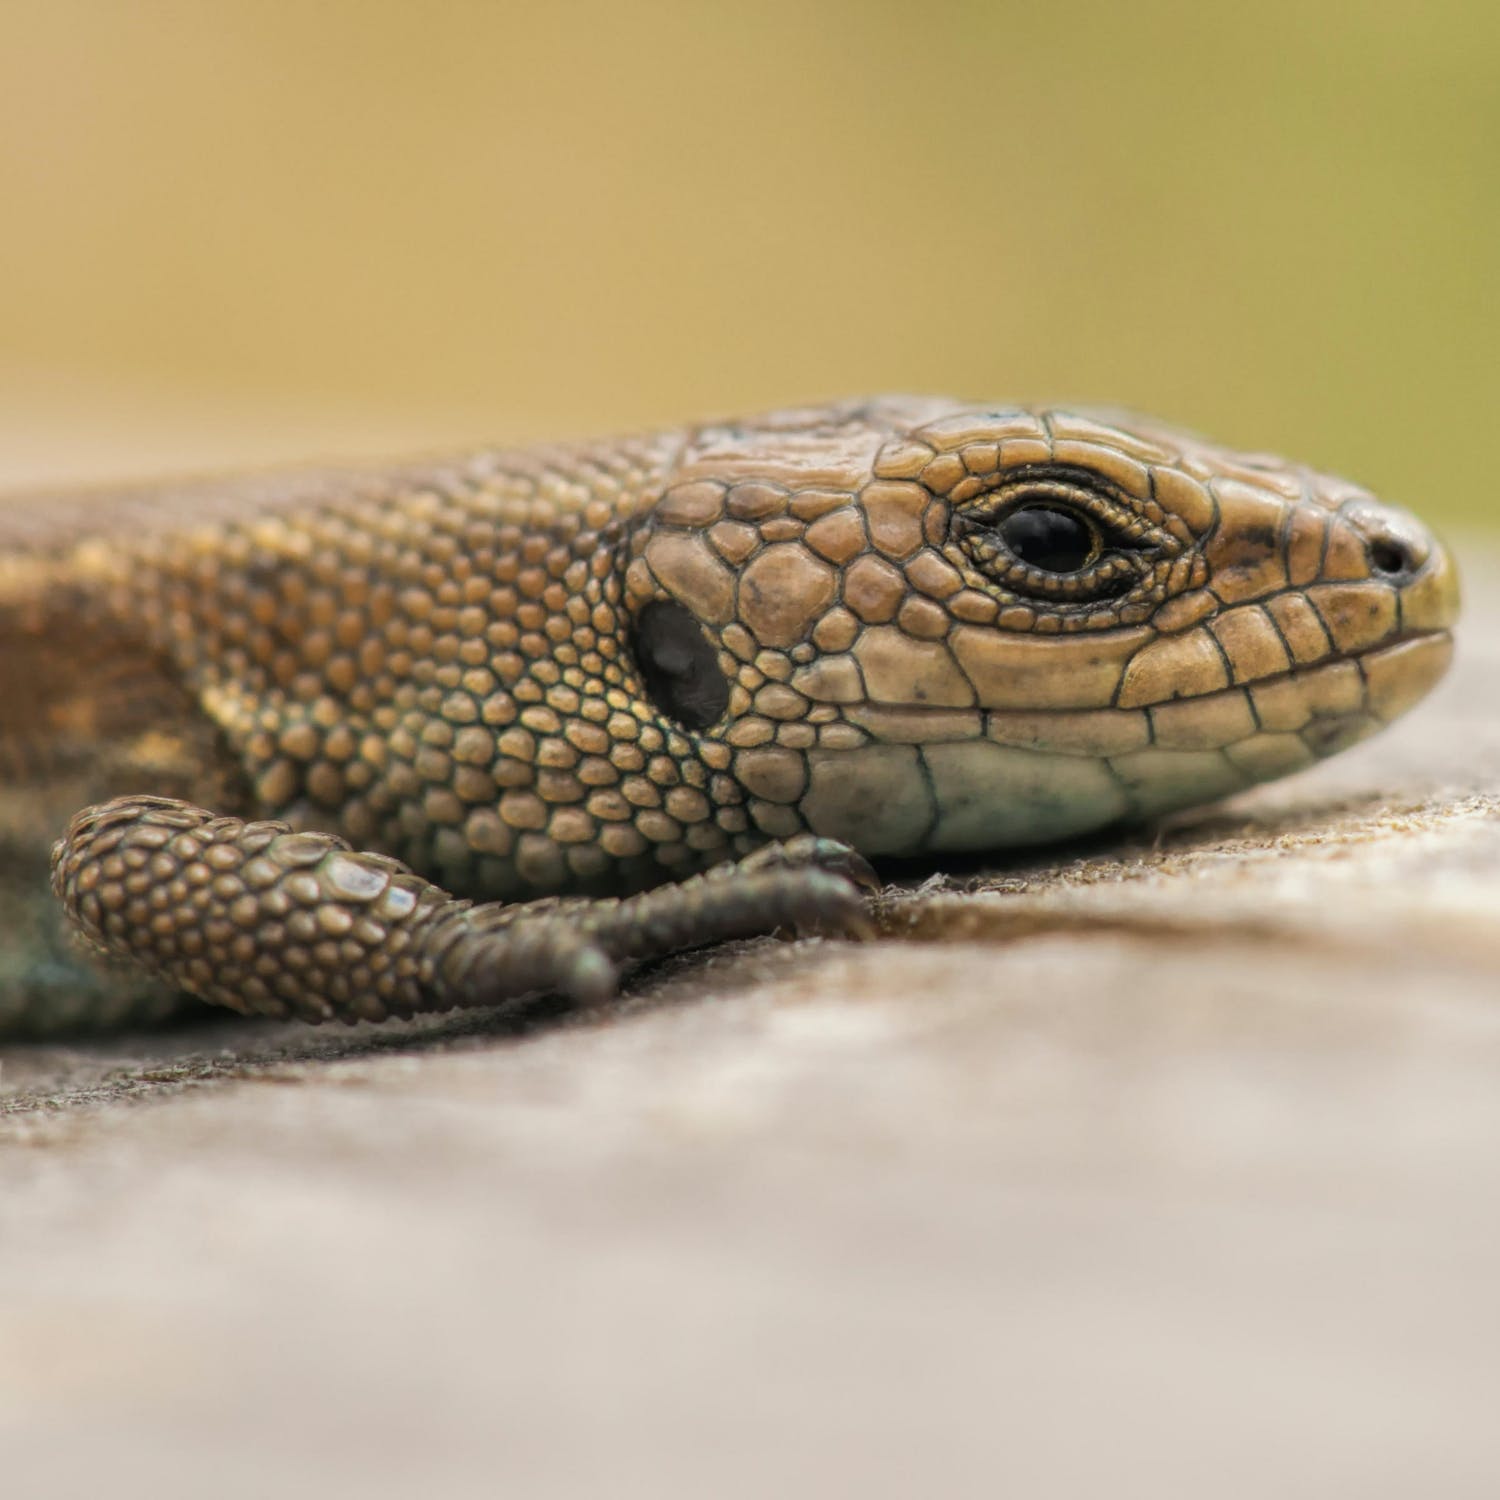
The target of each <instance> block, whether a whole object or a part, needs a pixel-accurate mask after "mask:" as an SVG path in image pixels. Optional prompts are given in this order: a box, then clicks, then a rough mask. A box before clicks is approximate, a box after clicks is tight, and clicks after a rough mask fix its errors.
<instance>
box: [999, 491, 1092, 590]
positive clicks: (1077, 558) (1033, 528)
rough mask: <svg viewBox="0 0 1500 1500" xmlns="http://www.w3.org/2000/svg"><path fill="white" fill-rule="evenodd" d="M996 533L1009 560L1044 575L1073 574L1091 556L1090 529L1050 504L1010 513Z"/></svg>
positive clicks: (1082, 521) (1084, 523)
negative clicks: (1009, 557)
mask: <svg viewBox="0 0 1500 1500" xmlns="http://www.w3.org/2000/svg"><path fill="white" fill-rule="evenodd" d="M999 531H1000V539H1001V541H1003V542H1004V543H1005V545H1006V546H1007V547H1008V548H1009V549H1010V554H1011V556H1012V557H1014V558H1015V559H1016V560H1017V561H1018V562H1023V563H1025V564H1026V565H1027V566H1028V567H1032V568H1039V569H1040V570H1041V571H1042V572H1044V573H1076V572H1077V571H1078V570H1079V569H1080V568H1081V567H1083V565H1084V564H1085V563H1087V562H1088V560H1089V559H1090V558H1091V557H1092V556H1093V555H1094V530H1093V527H1091V526H1090V525H1089V524H1088V522H1087V521H1084V520H1083V519H1081V518H1080V517H1078V516H1075V515H1074V514H1073V513H1072V512H1071V511H1066V510H1058V509H1056V508H1055V507H1054V506H1051V505H1027V506H1023V507H1022V508H1021V509H1020V510H1013V511H1012V512H1011V513H1010V514H1009V515H1008V516H1006V518H1005V519H1004V520H1003V521H1001V523H1000V526H999Z"/></svg>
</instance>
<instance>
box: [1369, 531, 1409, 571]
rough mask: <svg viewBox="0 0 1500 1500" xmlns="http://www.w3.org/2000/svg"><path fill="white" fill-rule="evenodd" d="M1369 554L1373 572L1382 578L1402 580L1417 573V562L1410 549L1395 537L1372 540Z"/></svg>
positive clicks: (1378, 537) (1374, 538) (1380, 537)
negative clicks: (1406, 575) (1410, 574)
mask: <svg viewBox="0 0 1500 1500" xmlns="http://www.w3.org/2000/svg"><path fill="white" fill-rule="evenodd" d="M1368 552H1369V557H1370V568H1371V570H1372V571H1373V572H1375V573H1378V574H1380V576H1381V577H1382V578H1400V577H1403V576H1404V575H1405V574H1407V573H1414V572H1415V571H1416V560H1415V558H1413V557H1412V554H1411V551H1410V549H1409V548H1408V547H1407V546H1406V545H1405V543H1403V542H1400V541H1398V540H1397V539H1396V538H1395V537H1390V536H1377V537H1373V538H1371V540H1370V542H1369V544H1368Z"/></svg>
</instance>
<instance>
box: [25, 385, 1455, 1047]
mask: <svg viewBox="0 0 1500 1500" xmlns="http://www.w3.org/2000/svg"><path fill="white" fill-rule="evenodd" d="M1021 512H1025V513H1026V517H1027V519H1026V520H1024V521H1022V522H1021V523H1019V524H1020V525H1021V526H1022V527H1023V531H1024V527H1025V526H1027V525H1030V524H1032V523H1035V522H1036V521H1037V516H1038V514H1039V513H1046V515H1045V517H1044V519H1046V521H1047V524H1048V525H1053V524H1062V523H1057V522H1056V520H1055V513H1062V514H1063V515H1064V516H1065V517H1067V518H1069V519H1068V520H1067V522H1066V524H1067V525H1068V526H1070V527H1072V528H1073V534H1075V535H1077V536H1081V537H1083V538H1084V543H1085V544H1086V545H1084V548H1083V550H1082V551H1080V552H1078V554H1077V555H1076V556H1064V555H1063V554H1061V553H1056V552H1052V553H1049V552H1047V551H1046V549H1045V548H1044V549H1043V550H1042V551H1041V552H1040V553H1039V552H1036V551H1035V550H1034V549H1031V548H1030V545H1029V544H1025V545H1023V543H1022V542H1021V541H1019V540H1018V537H1021V536H1022V534H1023V533H1022V532H1017V531H1016V529H1015V528H1016V526H1017V524H1018V523H1017V521H1016V516H1017V514H1018V513H1021ZM1028 558H1029V561H1028V560H1027V559H1028ZM1456 612H1457V586H1456V577H1455V572H1454V568H1453V565H1452V562H1451V560H1450V559H1449V557H1448V555H1447V554H1446V553H1445V552H1444V551H1443V550H1442V549H1441V548H1440V547H1439V546H1438V545H1437V544H1436V543H1435V542H1434V541H1433V540H1432V538H1431V537H1430V536H1429V535H1428V534H1427V533H1426V532H1425V531H1423V530H1422V529H1421V528H1420V527H1419V526H1418V525H1417V523H1416V522H1414V521H1413V520H1411V518H1409V517H1408V516H1406V515H1404V514H1402V513H1401V512H1398V511H1394V510H1391V509H1389V508H1386V507H1383V506H1381V505H1379V504H1378V503H1377V502H1376V501H1374V499H1373V498H1372V497H1371V496H1369V495H1368V494H1366V493H1365V492H1364V491H1362V490H1360V489H1358V488H1356V487H1355V486H1353V485H1350V484H1348V483H1345V482H1344V481H1341V480H1336V479H1331V478H1328V477H1326V476H1321V475H1317V474H1313V473H1311V472H1309V471H1307V470H1305V469H1301V468H1298V467H1295V466H1292V465H1288V464H1284V463H1282V462H1280V461H1279V460H1274V459H1267V458H1262V457H1258V456H1257V457H1252V456H1246V455H1241V454H1235V453H1230V452H1226V451H1224V450H1222V449H1219V448H1215V447H1212V446H1210V445H1208V444H1206V443H1203V442H1201V441H1200V440H1198V439H1196V438H1192V437H1189V436H1187V435H1185V434H1182V433H1177V432H1173V431H1170V430H1168V429H1165V428H1162V427H1159V426H1157V425H1156V424H1154V423H1150V422H1145V421H1142V420H1140V419H1138V418H1134V417H1130V418H1124V417H1116V416H1100V415H1088V414H1078V413H1069V412H1063V411H1055V410H1054V411H1040V410H1031V409H1026V408H1020V407H1012V406H1002V407H988V408H987V407H971V406H962V405H959V404H957V403H954V402H948V401H938V400H926V399H917V398H892V399H888V400H880V401H872V402H867V403H862V404H850V405H844V406H838V407H829V408H822V409H818V410H813V411H801V412H785V413H778V414H774V415H771V416H768V417H762V418H757V419H754V420H751V421H746V422H743V423H734V424H722V425H712V426H706V427H701V428H695V429H685V430H680V431H673V432H666V433H661V434H657V435H654V436H650V437H645V438H638V439H630V440H625V441H619V442H614V443H608V444H601V445H597V446H580V447H575V448H552V449H538V450H532V451H529V452H520V453H502V452H488V451H486V452H480V453H476V454H471V455H467V456H464V457H462V458H459V459H456V460H454V461H452V462H449V463H437V464H430V465H425V466H409V467H403V468H396V469H386V470H379V471H362V472H350V473H310V474H291V475H285V476H277V477H271V478H266V479H259V480H253V481H248V482H231V483H219V484H206V485H201V486H191V485H184V486H180V487H176V488H162V489H157V490H153V491H140V492H134V493H130V494H125V495H113V496H107V497H100V498H99V499H98V500H96V501H94V502H89V501H87V500H56V499H54V500H50V501H47V502H45V503H41V504H33V505H30V506H22V507H19V508H17V507H13V508H12V509H11V510H10V511H9V512H8V513H5V514H4V515H3V516H0V663H3V666H0V671H3V674H4V687H5V692H4V694H3V702H0V799H3V801H0V844H3V845H4V846H5V853H6V855H7V858H6V860H5V862H4V867H5V869H6V871H7V874H6V875H5V876H4V877H3V882H4V883H3V884H0V894H4V896H5V897H6V898H7V905H8V907H9V909H10V911H11V913H12V923H11V934H12V935H11V938H10V939H9V942H8V946H7V947H6V949H5V950H3V951H0V1030H10V1031H12V1032H27V1031H29V1032H33V1033H34V1032H38V1031H44V1030H48V1029H54V1028H57V1027H61V1026H65V1025H75V1024H80V1023H86V1022H88V1023H97V1022H98V1021H101V1020H107V1019H118V1018H120V1017H122V1016H126V1015H138V1014H142V1013H145V1011H147V1010H150V1009H152V1008H155V1009H157V1010H159V1009H160V1008H161V1007H162V1005H163V1003H164V1001H163V997H164V996H167V995H170V994H171V993H173V992H175V991H177V990H182V991H186V992H188V993H191V994H195V995H199V996H201V997H203V998H205V999H209V1000H212V1001H215V1002H217V1003H220V1004H224V1005H229V1006H233V1007H235V1008H237V1009H241V1010H248V1011H257V1012H262V1013H267V1014H272V1015H287V1014H295V1015H301V1016H306V1017H310V1018H315V1019H324V1018H328V1017H334V1016H337V1017H341V1018H344V1019H361V1018H371V1019H378V1018H380V1017H382V1016H386V1015H395V1014H409V1013H411V1012H412V1011H417V1010H430V1009H446V1008H449V1007H451V1006H455V1005H484V1004H492V1003H495V1002H497V1001H500V1000H504V999H507V998H511V997H514V996H517V995H521V994H525V993H530V992H535V991H537V990H549V989H551V990H560V991H562V992H564V993H567V994H570V995H573V996H576V997H579V998H586V999H593V998H598V997H601V996H605V995H608V994H609V993H611V992H612V991H613V989H614V986H615V984H616V982H617V978H618V974H619V971H620V969H621V967H622V966H623V965H625V964H628V963H630V962H632V961H634V960H637V959H640V958H644V957H648V956H650V955H652V954H657V953H662V952H667V951H671V950H673V949H675V948H679V947H684V946H691V945H694V944H698V943H703V942H709V941H713V940H716V939H720V938H724V937H729V936H737V935H743V934H748V933H752V932H763V931H768V930H771V929H773V928H777V927H781V926H801V927H807V928H812V929H838V930H843V929H848V928H850V927H857V926H858V925H859V923H860V922H861V920H862V919H861V898H860V887H861V886H865V885H868V884H869V883H870V876H869V873H868V868H867V866H865V864H864V862H863V860H862V859H861V858H860V857H859V855H856V854H854V853H852V852H851V850H850V849H849V848H847V847H846V845H852V846H853V848H854V849H857V850H858V851H859V854H861V855H871V856H874V855H888V854H890V855H897V854H899V855H907V854H940V853H941V852H943V851H945V850H958V849H970V850H972V849H981V850H982V849H999V848H1003V847H1008V846H1014V845H1018V844H1028V843H1039V842H1045V841H1047V840H1052V839H1057V838H1063V837H1067V836H1070V835H1076V834H1080V833H1084V832H1087V831H1089V830H1092V829H1098V828H1102V827H1107V826H1109V825H1112V824H1116V823H1120V822H1124V821H1130V820H1138V819H1141V818H1146V817H1150V816H1153V815H1155V814H1158V813H1161V812H1164V811H1166V810H1169V809H1172V808H1177V807H1182V806H1187V805H1191V804H1193V803H1198V802H1202V801H1206V800H1210V799H1212V798H1215V797H1218V796H1221V795H1223V794H1225V793H1227V792H1231V791H1235V790H1238V789H1239V788H1241V787H1244V786H1248V785H1251V784H1253V783H1254V782H1257V781H1262V780H1266V779H1269V778H1271V777H1274V776H1279V775H1282V774H1284V773H1285V772H1288V771H1293V770H1296V769H1298V768H1300V767H1302V766H1305V765H1308V764H1310V763H1312V762H1313V761H1314V760H1316V759H1317V758H1319V757H1321V756H1323V755H1326V754H1329V753H1331V752H1332V751H1333V750H1336V749H1339V748H1342V747H1343V746H1345V745H1348V744H1352V743H1354V742H1355V741H1356V740H1359V739H1362V738H1364V737H1365V736H1366V735H1368V734H1370V733H1372V732H1373V731H1374V730H1376V729H1378V728H1379V727H1380V726H1381V725H1382V724H1384V723H1386V722H1388V721H1389V720H1390V719H1392V718H1393V717H1395V716H1396V715H1397V714H1399V713H1400V712H1402V711H1404V710H1405V709H1406V708H1408V707H1409V706H1410V705H1411V704H1412V703H1414V702H1415V701H1416V700H1417V699H1418V698H1420V697H1421V696H1422V695H1423V694H1424V693H1425V692H1426V691H1427V689H1428V688H1429V687H1430V686H1431V685H1432V683H1433V682H1434V681H1436V679H1437V678H1438V676H1439V675H1440V674H1441V672H1442V670H1443V668H1444V666H1445V665H1446V662H1447V658H1448V653H1449V649H1450V638H1449V634H1448V629H1449V627H1450V625H1451V624H1452V622H1453V620H1454V617H1455V615H1456ZM113 798H121V799H124V800H120V801H112V802H108V805H105V806H102V807H100V806H92V807H89V808H87V810H85V811H84V812H82V813H79V814H78V815H77V816H76V817H75V818H74V820H73V822H72V824H71V826H70V827H69V828H68V831H67V834H66V836H65V837H64V839H63V840H62V842H60V843H59V844H58V845H57V847H56V850H55V853H54V857H53V861H52V877H53V885H54V888H55V890H56V892H57V894H58V896H59V897H60V898H61V901H62V906H63V907H64V908H65V909H66V910H67V912H68V914H69V915H70V916H71V918H72V919H73V921H74V922H75V923H76V924H77V926H78V927H80V928H81V929H82V930H83V932H84V933H85V935H86V936H87V937H88V938H89V939H90V940H91V941H92V944H93V946H94V947H95V948H97V949H100V950H102V952H103V954H104V956H105V957H106V958H107V960H108V964H107V966H106V967H105V968H96V969H92V970H90V969H86V968H85V967H83V966H82V964H81V963H80V961H79V960H78V959H77V957H76V956H75V955H74V954H73V953H72V952H71V950H70V949H69V946H68V944H67V943H66V941H65V940H64V935H63V932H62V930H61V927H60V924H59V923H58V922H57V919H56V917H55V915H54V910H53V908H51V907H50V906H49V905H47V904H45V899H44V894H43V892H44V886H45V863H46V855H45V851H46V849H47V847H48V845H49V843H50V841H51V839H52V838H53V837H55V835H56V833H57V831H58V830H59V829H61V828H62V826H63V825H64V824H65V823H66V820H67V817H68V815H69V813H70V812H72V811H73V810H75V809H76V808H78V807H79V806H81V805H83V804H86V803H102V802H107V801H108V799H113ZM163 799H170V800H163ZM205 807H207V808H211V809H213V811H212V812H207V811H203V810H201V809H202V808H205ZM270 820H280V821H270ZM356 850H359V851H372V852H355V851H356ZM398 861H399V862H403V863H398ZM736 862H737V863H736ZM673 881H675V882H679V883H677V884H666V882H673ZM653 888H654V889H653ZM637 892H644V893H645V894H639V895H638V894H635V893H637ZM476 902H477V903H489V904H477V905H476V904H473V903H476ZM501 903H506V904H501Z"/></svg>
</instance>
